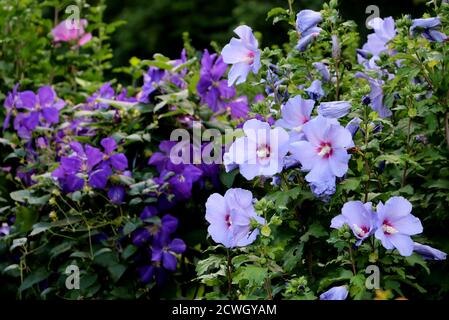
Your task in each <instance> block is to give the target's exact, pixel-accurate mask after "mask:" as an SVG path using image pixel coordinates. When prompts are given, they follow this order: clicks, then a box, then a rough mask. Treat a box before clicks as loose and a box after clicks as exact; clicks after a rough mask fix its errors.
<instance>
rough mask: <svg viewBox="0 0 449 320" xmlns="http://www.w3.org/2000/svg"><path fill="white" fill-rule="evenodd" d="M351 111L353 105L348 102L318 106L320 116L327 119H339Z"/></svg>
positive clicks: (335, 102) (334, 102) (323, 103)
mask: <svg viewBox="0 0 449 320" xmlns="http://www.w3.org/2000/svg"><path fill="white" fill-rule="evenodd" d="M350 111H351V104H350V103H349V102H347V101H333V102H322V103H321V104H320V105H319V106H318V114H319V115H320V116H323V117H325V118H330V119H338V118H342V117H344V116H346V115H347V114H348V113H349V112H350Z"/></svg>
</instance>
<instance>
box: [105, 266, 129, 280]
mask: <svg viewBox="0 0 449 320" xmlns="http://www.w3.org/2000/svg"><path fill="white" fill-rule="evenodd" d="M108 271H109V274H110V275H111V278H112V280H113V281H114V282H117V281H119V280H120V278H121V277H122V275H123V273H125V271H126V266H124V265H123V264H119V263H117V264H114V265H112V266H109V267H108Z"/></svg>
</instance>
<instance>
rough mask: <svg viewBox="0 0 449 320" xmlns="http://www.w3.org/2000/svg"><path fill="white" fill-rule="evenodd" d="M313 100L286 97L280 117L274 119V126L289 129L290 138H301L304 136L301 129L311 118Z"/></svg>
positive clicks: (294, 139)
mask: <svg viewBox="0 0 449 320" xmlns="http://www.w3.org/2000/svg"><path fill="white" fill-rule="evenodd" d="M314 106H315V101H313V100H305V99H303V98H302V97H301V96H299V95H298V96H295V97H293V98H290V99H288V101H287V103H286V104H285V105H284V106H283V107H282V110H281V114H282V118H281V119H279V120H278V121H276V126H277V127H281V128H284V129H287V130H289V131H290V140H291V141H292V142H293V141H297V140H301V139H302V138H303V136H304V134H303V132H302V129H303V127H304V125H305V124H306V123H307V122H308V121H309V120H310V119H311V114H312V110H313V107H314Z"/></svg>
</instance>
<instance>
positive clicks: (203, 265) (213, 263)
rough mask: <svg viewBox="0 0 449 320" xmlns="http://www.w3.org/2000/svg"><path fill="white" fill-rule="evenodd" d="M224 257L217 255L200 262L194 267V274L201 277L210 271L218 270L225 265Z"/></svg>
mask: <svg viewBox="0 0 449 320" xmlns="http://www.w3.org/2000/svg"><path fill="white" fill-rule="evenodd" d="M225 263H226V262H225V257H224V256H219V255H211V256H210V257H208V258H207V259H204V260H201V261H199V262H198V264H197V265H196V268H195V270H196V273H197V274H198V275H203V274H206V273H208V272H210V271H211V270H216V269H218V268H219V267H220V266H221V265H223V264H225Z"/></svg>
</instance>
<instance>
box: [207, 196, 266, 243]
mask: <svg viewBox="0 0 449 320" xmlns="http://www.w3.org/2000/svg"><path fill="white" fill-rule="evenodd" d="M206 220H207V221H208V222H209V223H210V225H209V228H208V229H207V230H208V232H209V234H210V236H211V237H212V239H213V240H214V241H215V242H217V243H220V244H222V245H223V246H225V247H227V248H234V247H244V246H247V245H250V244H251V243H253V242H254V241H255V240H256V238H257V235H258V234H259V229H257V228H255V229H254V228H253V227H252V225H253V222H252V221H255V223H256V224H259V225H262V224H265V220H264V219H263V218H262V217H259V216H258V215H257V213H256V211H255V209H254V206H253V195H252V193H251V192H250V191H248V190H244V189H239V188H237V189H229V190H228V191H226V193H225V195H224V196H222V195H220V194H218V193H214V194H212V195H211V196H209V198H208V199H207V202H206Z"/></svg>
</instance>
